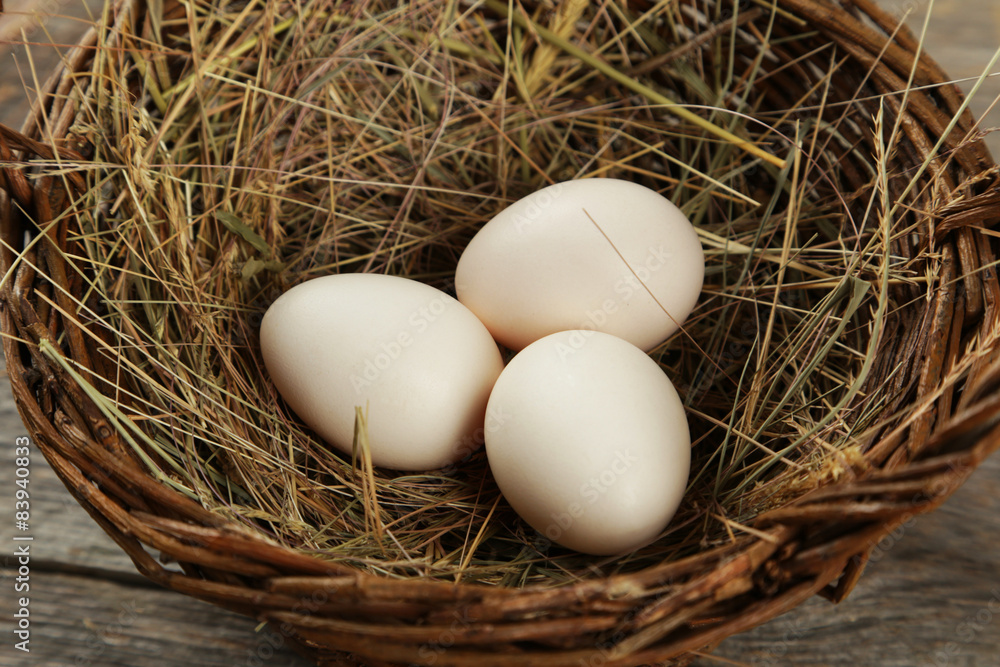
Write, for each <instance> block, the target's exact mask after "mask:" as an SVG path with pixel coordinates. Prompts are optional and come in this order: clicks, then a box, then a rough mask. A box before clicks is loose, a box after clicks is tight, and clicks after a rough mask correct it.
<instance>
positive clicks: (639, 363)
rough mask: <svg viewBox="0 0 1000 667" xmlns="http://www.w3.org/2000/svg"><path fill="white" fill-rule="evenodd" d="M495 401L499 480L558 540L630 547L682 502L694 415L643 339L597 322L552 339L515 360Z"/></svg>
mask: <svg viewBox="0 0 1000 667" xmlns="http://www.w3.org/2000/svg"><path fill="white" fill-rule="evenodd" d="M488 412H489V415H490V420H489V426H488V427H487V429H486V455H487V458H488V459H489V464H490V469H491V470H492V472H493V476H494V478H495V479H496V483H497V485H498V486H499V488H500V491H501V493H502V494H503V496H504V498H506V499H507V502H508V503H510V505H511V507H513V509H514V510H515V511H516V512H517V513H518V514H519V515H520V516H521V518H522V519H524V520H525V521H526V522H527V523H528V524H529V525H530V526H531V527H533V528H534V529H535V530H537V531H538V532H540V533H542V534H543V535H544V536H545V537H546V538H548V539H549V540H551V541H553V542H556V543H558V544H561V545H563V546H565V547H568V548H570V549H574V550H576V551H580V552H583V553H588V554H595V555H612V554H622V553H627V552H630V551H633V550H635V549H638V548H640V547H642V546H645V545H646V544H648V543H650V542H651V541H653V540H654V539H656V537H657V536H658V535H659V534H660V533H661V532H662V531H663V530H664V528H665V527H666V526H667V524H668V523H669V521H670V519H671V518H672V517H673V516H674V513H675V512H676V511H677V508H678V506H679V504H680V502H681V498H682V496H683V494H684V490H685V486H686V485H687V480H688V474H689V471H690V464H691V454H690V452H691V438H690V434H689V431H688V424H687V419H686V417H685V414H684V408H683V405H682V404H681V401H680V398H679V397H678V395H677V391H676V390H675V389H674V386H673V384H672V383H671V382H670V380H669V379H668V378H667V376H666V375H664V373H663V371H662V370H661V369H660V367H659V366H658V365H657V364H656V362H654V361H653V360H652V359H650V358H649V356H648V355H646V354H645V353H644V352H643V351H642V350H640V349H639V348H637V347H635V346H634V345H632V344H630V343H628V342H626V341H624V340H622V339H620V338H617V337H615V336H612V335H610V334H605V333H602V332H595V331H588V330H574V331H564V332H560V333H556V334H551V335H549V336H546V337H544V338H541V339H539V340H537V341H535V342H534V343H532V344H530V345H528V346H527V347H526V348H524V349H523V350H522V351H521V352H519V353H518V354H517V355H516V356H515V357H514V358H513V359H512V360H511V361H510V363H508V364H507V367H506V368H505V369H504V371H503V372H502V373H501V374H500V378H499V379H498V380H497V382H496V385H495V386H494V387H493V393H492V394H491V395H490V400H489V404H488Z"/></svg>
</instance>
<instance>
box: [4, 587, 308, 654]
mask: <svg viewBox="0 0 1000 667" xmlns="http://www.w3.org/2000/svg"><path fill="white" fill-rule="evenodd" d="M4 574H5V575H7V574H10V571H5V572H4ZM3 587H4V589H5V591H4V596H3V597H4V599H5V600H6V599H8V598H9V592H8V591H9V585H8V582H4V584H3ZM30 596H31V606H30V611H31V617H30V618H31V622H32V625H31V632H32V634H31V638H30V643H29V644H28V647H29V648H30V649H31V651H30V653H24V652H22V651H18V650H15V649H13V648H12V646H11V644H12V640H11V638H12V637H14V635H13V634H12V630H13V628H12V623H11V620H12V617H11V613H12V608H11V607H10V606H9V605H8V604H4V605H3V608H4V614H3V617H2V619H0V636H2V637H4V640H3V644H4V645H3V646H0V665H3V666H4V667H40V666H43V665H44V667H111V666H119V665H120V666H121V667H169V666H171V665H178V666H179V665H185V666H192V665H197V666H199V667H202V666H203V667H244V666H246V667H261V666H263V665H267V666H268V667H306V666H307V665H308V664H309V663H308V662H307V661H306V660H304V659H303V658H301V657H299V656H298V655H296V654H294V653H292V652H291V651H290V650H288V649H287V648H286V647H284V646H282V645H281V644H280V642H279V641H278V639H277V635H275V634H274V633H272V632H270V631H268V630H267V629H265V631H264V632H261V633H259V634H258V633H255V632H254V626H255V624H254V623H253V621H251V620H250V619H247V618H244V617H242V616H237V615H235V614H231V613H229V612H226V611H223V610H221V609H217V608H216V607H214V606H212V605H209V604H206V603H203V602H199V601H197V600H194V599H192V598H188V597H184V596H182V595H178V594H176V593H174V592H172V591H167V590H163V589H161V588H159V587H155V586H134V585H126V584H120V583H115V582H109V581H106V580H101V579H94V578H91V577H83V576H77V575H66V574H59V573H56V572H37V573H33V574H32V576H31V593H30ZM14 641H16V640H14Z"/></svg>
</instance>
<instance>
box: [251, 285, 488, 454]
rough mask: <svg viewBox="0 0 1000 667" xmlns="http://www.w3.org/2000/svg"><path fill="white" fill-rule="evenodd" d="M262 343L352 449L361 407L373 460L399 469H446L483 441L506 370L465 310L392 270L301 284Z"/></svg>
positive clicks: (307, 417) (305, 414)
mask: <svg viewBox="0 0 1000 667" xmlns="http://www.w3.org/2000/svg"><path fill="white" fill-rule="evenodd" d="M260 347H261V354H262V356H263V359H264V364H265V366H266V368H267V371H268V374H269V375H270V377H271V379H272V380H273V382H274V385H275V386H276V387H277V389H278V392H279V393H280V394H281V396H282V398H284V400H285V402H286V403H287V404H288V406H289V407H290V408H291V409H292V410H293V411H294V412H295V413H296V414H297V415H298V416H299V418H300V419H301V420H302V421H303V422H305V423H306V424H307V425H308V426H309V427H311V428H312V429H313V430H314V431H315V432H316V433H317V434H318V435H319V436H320V437H321V438H323V439H324V440H325V441H327V442H328V443H329V444H331V445H333V446H334V447H336V448H337V449H339V450H340V451H342V452H345V453H348V454H350V453H351V450H352V444H353V438H354V422H355V408H356V407H361V408H362V409H364V410H366V411H367V426H368V439H369V443H370V451H371V457H372V462H373V463H374V464H375V465H378V466H384V467H386V468H392V469H396V470H430V469H436V468H440V467H442V466H445V465H447V464H449V463H452V462H455V461H457V460H459V459H461V458H463V457H465V456H466V455H467V454H469V453H470V452H472V451H474V450H475V449H477V448H478V447H479V446H480V444H481V442H482V431H481V429H482V428H483V425H484V416H485V410H486V402H487V400H488V398H489V395H490V390H491V389H492V388H493V383H494V382H495V381H496V379H497V377H498V376H499V374H500V371H501V370H502V369H503V360H502V358H501V356H500V351H499V349H498V348H497V345H496V343H495V342H494V340H493V339H492V338H491V337H490V334H489V332H488V331H487V330H486V327H484V326H483V325H482V323H481V322H480V321H479V320H478V319H476V316H475V315H473V314H472V313H471V312H470V311H469V310H468V309H467V308H466V307H465V306H463V305H462V304H461V303H459V302H458V301H457V300H455V299H454V298H453V297H451V296H449V295H448V294H445V293H444V292H442V291H440V290H437V289H435V288H433V287H431V286H429V285H426V284H423V283H420V282H417V281H415V280H408V279H405V278H399V277H395V276H388V275H381V274H344V275H334V276H326V277H322V278H316V279H313V280H309V281H307V282H304V283H301V284H299V285H296V286H295V287H293V288H292V289H290V290H288V291H287V292H285V293H284V294H282V295H281V296H280V297H278V299H277V300H275V302H274V303H273V304H272V305H271V306H270V308H268V310H267V312H266V313H265V314H264V319H263V321H262V322H261V328H260Z"/></svg>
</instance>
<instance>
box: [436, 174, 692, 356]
mask: <svg viewBox="0 0 1000 667" xmlns="http://www.w3.org/2000/svg"><path fill="white" fill-rule="evenodd" d="M704 275H705V257H704V254H703V252H702V249H701V242H700V241H699V240H698V235H697V233H696V232H695V230H694V227H692V225H691V223H690V222H689V221H688V219H687V218H686V217H685V216H684V214H683V213H682V212H681V211H680V209H678V208H677V207H676V206H674V204H673V203H671V202H670V201H669V200H668V199H666V198H665V197H663V196H661V195H660V194H658V193H657V192H655V191H653V190H650V189H649V188H646V187H644V186H641V185H638V184H636V183H632V182H629V181H621V180H616V179H610V178H593V179H587V180H579V181H569V182H566V183H558V184H556V185H552V186H549V187H547V188H544V189H542V190H539V191H538V192H535V193H533V194H531V195H528V196H527V197H525V198H523V199H521V200H519V201H517V202H515V203H514V204H511V205H510V206H509V207H507V208H506V209H504V210H503V211H501V212H500V214H498V215H497V216H496V217H494V218H493V219H492V220H490V221H489V222H488V223H487V224H486V225H485V226H484V227H483V228H482V229H481V230H480V231H479V232H478V233H477V234H476V235H475V236H474V237H473V239H472V241H470V243H469V245H468V247H467V248H466V249H465V251H464V252H463V253H462V257H461V259H460V260H459V263H458V268H457V269H456V274H455V284H456V288H457V292H458V300H459V301H461V302H462V303H463V304H465V305H466V306H468V307H469V309H470V310H471V311H472V312H474V313H475V314H476V315H477V316H478V317H479V319H480V320H482V321H483V323H484V324H485V325H486V327H487V328H488V329H489V330H490V333H492V334H493V337H494V338H496V339H497V341H499V342H500V343H502V344H503V345H505V346H507V347H509V348H511V349H513V350H519V349H521V348H523V347H525V346H526V345H528V344H529V343H531V342H532V341H534V340H538V339H539V338H541V337H542V336H546V335H548V334H550V333H555V332H557V331H566V330H569V329H592V330H597V331H604V332H606V333H610V334H614V335H616V336H619V337H621V338H624V339H625V340H627V341H629V342H630V343H632V344H634V345H637V346H638V347H640V348H642V349H643V350H651V349H652V348H654V347H656V346H657V345H659V344H660V343H661V342H663V341H664V340H666V338H667V337H668V336H670V335H671V334H672V333H674V332H675V331H676V330H677V329H678V327H679V326H680V324H681V323H683V321H684V320H685V319H686V318H687V316H688V315H689V314H690V313H691V310H692V309H693V308H694V306H695V303H696V302H697V300H698V295H699V293H700V292H701V286H702V282H703V280H704Z"/></svg>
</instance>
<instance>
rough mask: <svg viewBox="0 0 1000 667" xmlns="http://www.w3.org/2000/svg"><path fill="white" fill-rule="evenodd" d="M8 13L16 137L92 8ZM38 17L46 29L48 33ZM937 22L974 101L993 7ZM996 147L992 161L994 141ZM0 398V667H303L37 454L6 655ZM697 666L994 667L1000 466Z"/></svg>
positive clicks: (897, 6) (5, 486)
mask: <svg viewBox="0 0 1000 667" xmlns="http://www.w3.org/2000/svg"><path fill="white" fill-rule="evenodd" d="M4 4H5V5H6V10H7V11H6V13H5V14H3V15H0V122H4V123H7V124H10V125H15V126H18V125H20V122H21V119H22V118H23V116H24V113H25V108H26V100H27V99H28V98H29V97H28V96H30V95H31V91H32V89H33V88H34V84H33V82H32V75H31V71H30V67H29V59H28V57H27V54H26V53H25V50H24V48H22V47H18V46H16V43H19V42H22V41H27V42H29V43H31V44H33V45H32V47H31V56H32V61H33V62H34V64H35V66H36V68H37V69H38V70H39V71H40V72H42V73H44V72H47V71H49V69H50V68H51V67H52V66H53V63H55V62H57V59H58V57H59V54H60V53H61V52H64V51H65V47H64V46H63V47H53V46H51V44H52V43H55V44H62V45H67V44H71V43H73V42H74V41H75V39H76V37H77V36H78V35H79V34H80V33H81V32H82V31H83V29H84V28H85V21H86V17H87V15H88V13H87V12H88V9H87V6H86V5H85V4H83V0H41V1H38V0H6V2H5V3H4ZM882 4H883V5H884V6H885V7H887V8H888V9H890V10H892V11H893V12H896V13H898V14H902V13H904V12H906V11H907V10H912V11H913V12H914V16H915V18H913V19H911V23H914V24H916V25H919V24H920V23H921V22H922V20H923V13H924V12H926V11H927V9H928V8H929V7H930V6H931V3H930V2H929V0H882ZM90 7H91V8H94V7H96V4H95V3H93V0H91V5H90ZM91 11H92V9H91ZM32 12H41V13H43V14H45V15H46V16H47V18H46V19H45V21H44V23H42V22H40V21H39V20H38V19H37V17H36V16H35V15H33V14H32ZM931 16H932V20H931V24H930V27H929V33H928V40H927V48H928V50H929V51H930V53H931V54H932V55H934V56H935V57H936V58H937V59H938V60H939V61H940V62H941V63H942V64H943V65H944V66H945V69H946V70H947V71H948V72H949V73H950V74H951V75H952V76H953V77H954V78H955V79H958V80H963V83H962V85H963V87H965V88H966V89H968V88H969V87H970V86H971V81H969V80H968V79H970V78H974V77H976V76H978V75H979V74H980V73H981V72H982V71H983V69H984V68H985V66H986V65H987V63H988V62H989V60H990V58H991V56H992V54H993V52H994V51H995V49H996V48H997V45H1000V2H998V0H937V2H936V3H935V4H934V5H933V12H932V15H931ZM74 17H75V18H74ZM22 35H23V36H24V37H26V40H25V39H24V37H22ZM41 78H44V74H43V75H41ZM25 86H27V88H28V91H27V96H26V92H25ZM998 95H1000V76H994V77H992V78H991V79H990V80H988V81H987V83H986V85H985V86H984V87H983V90H982V92H981V93H980V95H979V96H978V97H977V98H976V100H975V101H974V103H973V109H974V110H975V111H976V113H977V115H978V116H980V117H982V118H983V125H984V127H987V128H988V127H990V126H997V125H1000V112H998V111H997V110H995V109H991V105H992V104H993V102H994V101H995V100H996V99H997V97H998ZM990 144H991V147H992V149H993V151H994V154H995V155H1000V133H997V134H995V135H993V136H992V137H990ZM0 385H2V386H0V545H2V546H0V567H2V569H0V577H2V579H3V580H2V581H0V666H2V667H21V666H27V665H32V666H36V667H38V666H44V667H84V666H94V667H105V666H107V667H110V666H119V665H120V666H122V667H154V666H155V667H180V666H182V665H183V666H188V665H193V666H202V665H204V666H211V665H220V666H223V665H225V666H233V667H236V666H239V667H243V666H247V667H251V666H256V667H264V666H266V667H305V666H306V664H307V663H306V662H305V661H304V660H302V659H300V658H299V657H297V656H296V655H294V654H292V653H290V652H289V651H287V650H286V649H284V648H282V647H278V648H275V647H273V646H272V645H271V644H270V643H268V642H267V641H265V639H264V637H265V636H266V635H264V634H257V633H255V625H256V624H255V623H254V621H252V620H250V619H247V618H244V617H240V616H236V615H233V614H231V613H228V612H225V611H222V610H219V609H216V608H215V607H212V606H210V605H207V604H204V603H201V602H198V601H197V600H193V599H190V598H187V597H184V596H181V595H178V594H175V593H172V592H170V591H165V590H162V589H159V588H158V587H156V586H154V585H151V584H149V583H147V582H146V580H145V579H143V578H142V577H140V576H139V575H138V574H136V572H135V569H134V568H133V566H132V564H131V563H130V562H129V560H128V559H127V558H126V557H125V556H124V554H123V553H122V552H120V551H119V550H118V548H117V547H116V546H115V545H114V544H113V543H112V542H111V540H110V539H108V538H107V537H106V536H105V535H104V533H103V532H101V530H100V529H99V528H98V527H97V526H96V524H94V523H93V522H92V521H91V520H90V518H89V517H88V516H87V515H86V514H85V513H84V511H83V510H82V509H81V508H80V507H79V506H77V505H76V504H75V502H74V501H73V500H72V498H70V496H69V494H68V493H67V492H66V490H65V489H64V488H63V487H62V485H61V484H60V483H59V482H58V480H57V479H56V478H55V475H54V473H53V472H52V471H51V469H49V468H48V466H47V465H46V464H45V462H44V459H43V458H42V456H41V454H39V453H38V452H37V450H35V451H34V454H33V456H32V458H31V460H32V463H31V478H30V479H31V482H30V491H31V503H32V505H31V531H30V534H31V535H33V536H34V541H33V542H32V543H31V553H32V560H31V575H30V586H31V590H30V593H29V596H30V599H31V603H30V614H31V616H30V619H31V638H30V644H29V646H30V648H31V652H30V653H23V652H21V651H18V650H16V649H15V648H14V643H15V642H16V641H18V640H17V638H16V637H15V635H14V634H13V630H14V625H15V624H14V622H13V621H14V619H13V613H14V610H15V605H16V598H17V597H20V596H21V595H22V594H21V593H15V592H14V586H15V583H16V581H15V579H14V578H15V577H16V576H17V573H16V571H15V567H16V563H15V562H14V560H13V556H12V554H13V552H14V549H15V544H16V543H15V542H14V541H13V537H14V534H15V532H16V531H15V529H14V516H13V511H14V497H13V494H14V490H15V486H14V479H15V478H14V467H13V466H12V465H11V464H12V460H13V447H14V442H15V438H17V437H18V436H22V435H24V427H23V426H22V424H21V421H20V418H19V417H18V415H17V412H16V410H15V408H14V405H13V399H12V398H11V396H10V390H9V388H8V385H7V380H6V378H0ZM697 664H698V665H699V667H708V666H710V665H754V666H757V665H762V666H764V665H766V666H770V665H838V666H840V665H843V666H847V665H851V666H862V667H863V666H872V667H874V666H876V665H877V666H900V667H904V666H905V667H914V666H927V667H946V666H956V667H957V666H964V667H1000V458H998V457H994V458H993V459H992V460H990V461H988V462H987V463H986V464H985V465H984V466H983V467H982V468H981V469H980V470H978V471H977V472H976V473H975V474H974V475H973V477H972V478H971V479H970V481H969V482H968V484H967V485H966V486H965V487H964V488H963V489H962V490H961V491H959V493H957V494H956V495H955V496H954V497H953V498H952V499H951V500H949V501H948V503H947V504H945V506H944V507H942V508H941V509H940V510H938V511H937V512H935V513H933V514H931V515H927V516H923V517H919V518H917V519H916V520H914V521H913V522H911V523H910V524H907V525H906V526H904V527H903V528H901V529H900V530H899V531H897V533H896V534H895V535H893V536H892V537H890V538H888V539H886V540H885V541H883V542H882V543H881V544H880V545H879V547H878V548H877V549H876V552H875V555H874V557H873V559H872V563H871V565H870V566H869V568H868V570H867V572H866V574H865V576H864V578H862V580H861V582H860V584H859V585H858V587H857V588H856V589H855V591H854V593H853V594H852V595H851V597H850V598H849V599H848V600H847V601H845V602H843V603H841V604H840V605H836V606H835V605H832V604H830V603H828V602H825V601H823V600H819V599H814V600H812V601H810V602H808V603H806V604H805V605H803V606H801V607H799V608H798V609H795V610H794V611H792V612H790V613H788V614H786V615H784V616H782V617H779V618H777V619H775V620H773V621H772V622H770V623H767V624H765V625H763V626H761V627H759V628H757V629H755V630H752V631H750V632H747V633H744V634H742V635H738V636H735V637H731V638H730V639H728V640H727V641H726V642H725V643H723V644H722V646H721V647H720V648H719V649H718V650H717V651H716V652H715V653H714V654H713V655H711V656H704V657H702V658H700V659H699V660H698V662H697Z"/></svg>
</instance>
